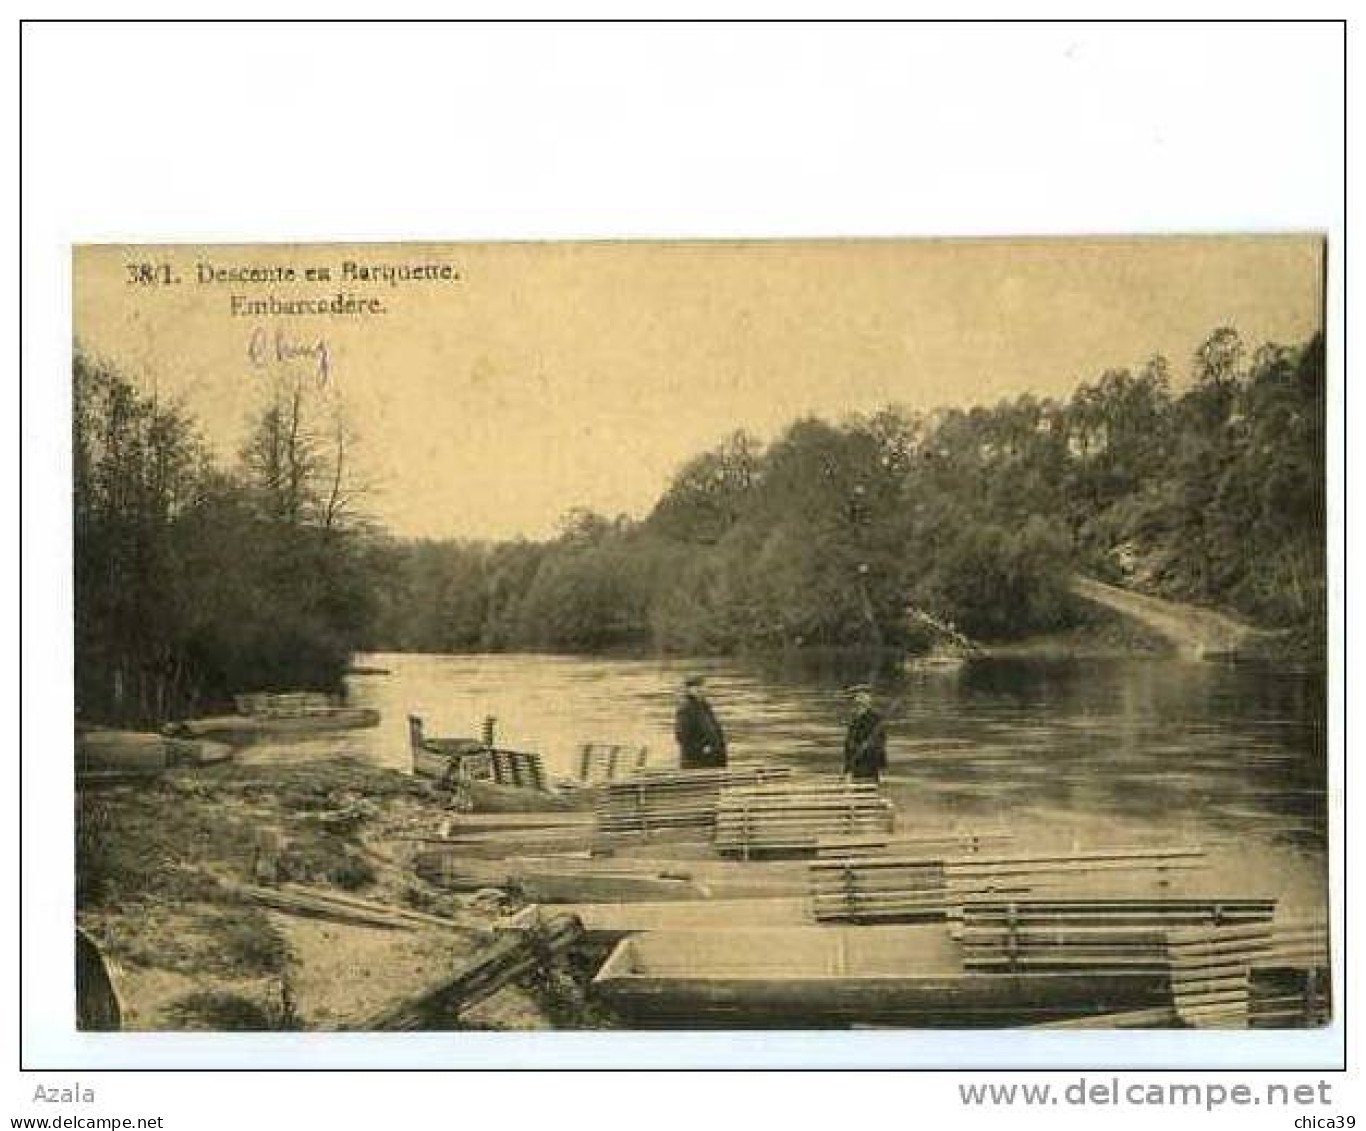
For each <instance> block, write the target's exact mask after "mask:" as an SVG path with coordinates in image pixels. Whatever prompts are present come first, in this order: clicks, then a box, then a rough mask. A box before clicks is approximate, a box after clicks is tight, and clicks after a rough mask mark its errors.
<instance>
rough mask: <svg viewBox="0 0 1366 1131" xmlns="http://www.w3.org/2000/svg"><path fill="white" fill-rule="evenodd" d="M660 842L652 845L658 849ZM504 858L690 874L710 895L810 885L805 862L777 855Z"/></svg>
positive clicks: (793, 891) (797, 892)
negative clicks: (748, 858) (743, 858)
mask: <svg viewBox="0 0 1366 1131" xmlns="http://www.w3.org/2000/svg"><path fill="white" fill-rule="evenodd" d="M660 848H661V846H658V845H656V846H655V851H656V853H658V852H659V851H660ZM504 863H505V864H506V866H508V867H509V868H539V869H554V870H556V871H559V872H564V873H573V872H584V871H594V872H601V871H602V870H603V869H607V870H609V871H613V872H628V871H629V872H636V873H639V874H643V875H655V876H664V877H669V878H674V879H684V880H689V881H691V882H692V883H693V884H695V885H697V886H698V887H699V888H701V889H702V891H703V892H704V893H705V894H706V896H707V898H709V899H718V900H731V899H744V898H753V899H770V898H777V897H780V896H805V895H806V894H807V893H808V891H809V889H810V882H809V880H808V878H807V871H806V865H805V864H804V863H801V862H799V861H791V860H781V861H764V862H755V863H747V864H741V863H737V862H735V861H732V860H693V859H686V858H677V859H675V858H670V857H667V856H662V855H655V856H651V857H634V856H622V855H613V856H608V857H602V856H583V857H574V856H567V855H558V856H553V855H552V856H523V857H509V858H507V859H506V860H505V861H504Z"/></svg>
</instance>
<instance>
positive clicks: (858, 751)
mask: <svg viewBox="0 0 1366 1131" xmlns="http://www.w3.org/2000/svg"><path fill="white" fill-rule="evenodd" d="M853 693H854V714H853V717H852V718H850V720H849V729H848V730H847V731H846V732H845V735H844V776H845V777H847V778H849V779H850V780H851V781H856V782H872V783H874V784H876V783H877V781H878V779H879V778H880V777H881V775H882V771H883V770H885V769H886V768H887V721H886V720H885V719H884V718H883V717H882V715H881V714H879V713H878V711H877V709H876V708H874V706H873V693H872V691H871V689H869V688H867V687H855V688H853Z"/></svg>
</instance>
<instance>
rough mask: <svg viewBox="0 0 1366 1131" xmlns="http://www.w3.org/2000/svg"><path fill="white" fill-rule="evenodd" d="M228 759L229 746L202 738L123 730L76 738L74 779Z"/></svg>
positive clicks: (126, 775)
mask: <svg viewBox="0 0 1366 1131" xmlns="http://www.w3.org/2000/svg"><path fill="white" fill-rule="evenodd" d="M231 757H232V747H231V746H229V745H227V744H226V743H222V742H210V741H207V740H203V739H183V738H171V737H168V736H167V735H164V734H150V733H141V732H138V731H123V730H89V731H81V732H78V733H77V735H76V776H77V778H78V779H79V780H81V781H99V780H105V779H107V780H113V779H114V778H119V779H124V780H126V779H131V778H136V777H140V776H144V777H145V776H153V775H156V774H160V773H162V772H164V771H165V770H169V769H171V768H172V767H175V766H206V765H211V764H213V763H216V762H222V761H226V760H227V759H229V758H231Z"/></svg>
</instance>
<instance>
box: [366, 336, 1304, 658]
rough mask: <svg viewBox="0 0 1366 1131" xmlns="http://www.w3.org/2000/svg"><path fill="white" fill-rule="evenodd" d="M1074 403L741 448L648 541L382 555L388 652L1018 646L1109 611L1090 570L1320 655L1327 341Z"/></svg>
mask: <svg viewBox="0 0 1366 1131" xmlns="http://www.w3.org/2000/svg"><path fill="white" fill-rule="evenodd" d="M1189 377H1190V379H1189V381H1188V382H1186V383H1185V384H1184V387H1183V389H1182V391H1180V392H1176V391H1175V390H1174V389H1173V387H1172V377H1171V373H1170V370H1169V366H1168V363H1167V362H1166V360H1165V359H1163V358H1161V357H1155V358H1153V359H1152V360H1151V361H1149V362H1148V363H1147V364H1146V365H1144V366H1143V367H1142V368H1141V369H1138V370H1136V371H1131V370H1127V369H1117V370H1112V371H1109V372H1106V373H1104V374H1102V375H1101V376H1100V377H1099V378H1098V379H1097V380H1095V381H1093V382H1090V383H1088V384H1085V385H1083V386H1081V387H1080V388H1079V389H1077V390H1076V392H1075V393H1074V394H1073V395H1072V396H1071V397H1069V398H1068V399H1066V400H1063V401H1058V400H1052V399H1048V398H1037V397H1034V396H1030V395H1024V396H1020V397H1017V398H1015V399H1014V400H1010V401H1003V402H1001V403H1000V404H998V405H996V406H995V407H991V408H973V409H970V410H962V409H947V410H942V411H937V412H932V413H908V412H904V411H900V410H897V409H895V408H888V409H885V410H883V411H881V412H878V413H876V414H874V415H871V416H860V417H852V418H849V419H847V420H844V421H841V422H838V423H830V422H827V421H822V420H817V419H807V420H801V421H798V422H796V423H794V424H793V425H792V426H791V427H789V428H788V429H787V431H786V432H784V433H783V434H782V435H781V436H780V437H778V438H777V439H776V440H775V441H773V442H772V443H771V444H769V445H767V446H765V445H763V444H761V443H760V442H759V441H758V440H757V439H755V438H754V437H751V436H748V435H746V434H745V433H743V432H737V433H736V434H735V435H733V436H732V437H731V438H730V439H728V440H727V441H725V442H724V443H723V444H721V445H719V446H718V447H717V448H715V449H713V450H711V451H708V452H704V453H702V454H701V455H699V456H697V457H696V458H695V459H693V460H692V461H691V462H689V463H688V464H687V466H685V467H684V468H683V469H682V470H681V471H680V472H679V474H678V475H677V476H676V477H675V479H674V481H673V482H672V483H671V484H670V485H669V487H668V488H667V490H666V491H665V492H664V494H663V496H662V497H661V498H660V499H659V501H658V503H657V505H656V506H655V507H654V509H653V511H652V512H651V514H650V515H649V516H648V517H647V518H645V519H644V520H642V521H630V520H627V519H625V518H617V519H608V518H604V517H602V516H599V515H595V514H592V513H589V512H585V511H576V512H572V513H571V514H570V515H569V516H568V517H567V518H566V521H565V523H564V527H563V530H562V533H561V534H560V536H559V537H558V538H557V539H555V540H553V541H549V542H543V543H533V542H526V541H518V542H507V543H500V544H485V543H468V542H430V541H428V542H398V541H377V542H375V543H374V544H373V545H372V546H371V547H370V548H369V551H368V559H369V568H370V572H371V575H372V576H373V577H374V578H375V579H376V585H375V593H374V597H375V609H374V613H375V618H374V621H373V625H372V628H371V631H370V633H369V636H368V641H369V643H370V644H371V646H374V647H377V648H388V649H397V650H419V651H464V650H472V649H557V650H589V651H593V650H604V649H612V648H622V647H628V648H629V647H649V648H654V649H659V650H665V651H673V652H680V653H732V652H740V651H745V650H764V649H771V648H784V647H794V646H795V647H802V646H846V645H869V644H873V645H878V644H885V645H897V646H904V647H913V648H914V647H919V646H925V645H926V644H927V643H928V642H929V640H930V639H931V636H932V634H931V633H930V632H929V631H928V630H927V629H925V628H924V627H922V626H921V625H920V623H919V622H917V621H915V620H914V619H912V618H910V617H908V615H907V606H908V605H910V606H912V607H914V608H916V609H919V610H922V611H925V612H928V613H930V614H931V615H932V616H934V617H935V618H937V619H939V620H941V621H947V622H950V623H952V624H954V625H956V626H957V627H958V628H959V629H961V630H962V631H964V632H967V633H968V634H970V635H972V636H975V637H980V638H983V639H988V640H993V639H994V640H1000V639H1008V638H1011V637H1018V636H1022V635H1025V634H1032V633H1037V632H1041V631H1050V630H1055V629H1063V628H1067V627H1069V626H1071V625H1073V624H1075V623H1076V622H1077V620H1078V619H1079V618H1080V617H1083V616H1084V615H1085V613H1084V611H1083V610H1081V609H1080V608H1079V607H1078V606H1077V604H1076V602H1075V601H1074V599H1073V598H1071V597H1070V595H1069V593H1068V588H1067V580H1068V577H1069V576H1070V574H1071V573H1073V572H1074V571H1076V570H1083V571H1086V572H1089V573H1092V574H1094V575H1097V576H1100V577H1103V578H1106V579H1108V580H1111V581H1115V582H1119V583H1121V584H1125V585H1129V586H1132V587H1134V588H1136V589H1140V590H1144V591H1148V592H1153V593H1158V594H1161V595H1166V596H1171V597H1176V598H1181V599H1186V600H1191V601H1195V602H1197V603H1206V604H1210V605H1214V606H1220V607H1224V608H1228V609H1231V610H1235V611H1238V612H1241V613H1243V614H1244V615H1246V616H1248V617H1250V618H1251V619H1253V620H1254V621H1257V622H1258V623H1261V624H1263V625H1266V626H1272V627H1286V628H1290V629H1293V630H1295V631H1296V632H1298V633H1299V634H1300V635H1301V636H1302V637H1303V639H1304V640H1306V641H1309V642H1311V643H1313V644H1318V643H1321V641H1322V634H1323V630H1324V618H1325V613H1326V605H1325V578H1324V572H1325V559H1324V535H1325V526H1324V451H1323V437H1324V388H1323V383H1324V351H1323V342H1322V338H1321V337H1315V338H1314V339H1313V340H1312V341H1310V342H1307V343H1304V344H1301V345H1298V346H1295V347H1281V346H1270V345H1268V346H1264V347H1262V348H1260V349H1258V350H1256V351H1253V352H1249V351H1248V350H1247V349H1246V348H1245V347H1244V344H1243V343H1242V342H1241V340H1240V339H1239V337H1238V335H1237V334H1236V333H1235V332H1234V331H1233V330H1230V329H1221V330H1218V331H1216V332H1215V333H1213V334H1211V335H1210V337H1209V338H1208V339H1207V340H1206V341H1205V342H1204V343H1203V344H1202V345H1201V347H1200V348H1199V350H1198V351H1197V352H1196V354H1195V356H1194V358H1193V359H1192V363H1191V371H1190V374H1189Z"/></svg>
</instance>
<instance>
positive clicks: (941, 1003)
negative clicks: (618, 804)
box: [593, 924, 1172, 1028]
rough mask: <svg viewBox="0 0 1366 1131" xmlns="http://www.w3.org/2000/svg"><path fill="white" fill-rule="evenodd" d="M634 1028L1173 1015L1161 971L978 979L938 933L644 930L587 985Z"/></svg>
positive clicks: (966, 1023)
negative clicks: (1152, 1011) (1159, 1011)
mask: <svg viewBox="0 0 1366 1131" xmlns="http://www.w3.org/2000/svg"><path fill="white" fill-rule="evenodd" d="M593 987H594V990H595V991H596V993H597V995H598V997H599V998H600V999H601V1000H602V1001H603V1002H605V1003H606V1004H608V1005H609V1006H611V1007H612V1008H613V1009H615V1010H616V1011H617V1012H618V1013H620V1014H621V1015H623V1016H624V1017H626V1018H628V1019H630V1020H631V1021H632V1022H633V1023H635V1024H639V1025H645V1026H650V1025H657V1026H687V1027H689V1028H756V1027H767V1026H782V1027H787V1028H831V1027H836V1028H839V1027H847V1026H850V1025H856V1024H891V1025H897V1026H906V1027H924V1028H935V1027H939V1028H955V1027H958V1028H961V1027H976V1028H983V1027H1001V1026H1015V1025H1026V1024H1039V1023H1042V1022H1045V1021H1054V1020H1063V1019H1066V1018H1071V1017H1080V1016H1085V1015H1088V1014H1096V1013H1114V1012H1120V1011H1125V1010H1135V1009H1144V1008H1153V1007H1158V1006H1170V1004H1171V1000H1172V998H1171V983H1170V979H1169V977H1168V976H1167V975H1166V974H1162V973H1150V972H1140V973H1131V972H1124V971H1118V972H1094V971H1091V972H1086V973H1076V974H1071V973H1063V974H1033V973H1005V974H995V973H989V974H978V973H970V972H968V971H967V970H966V969H965V968H964V964H963V959H962V952H961V950H960V948H959V946H958V944H957V943H956V942H955V941H954V940H953V938H952V937H951V935H950V933H949V931H948V930H947V928H946V927H945V926H944V925H942V924H923V925H913V926H874V927H786V928H779V927H772V928H769V927H764V928H726V929H716V928H707V929H695V930H670V931H647V932H645V933H643V934H638V935H631V936H629V937H627V938H624V939H622V941H621V942H620V943H618V944H617V946H616V947H615V949H614V950H613V951H612V953H611V955H610V956H609V957H608V959H607V961H606V962H605V963H604V964H603V966H602V968H601V970H599V972H598V974H597V976H596V978H594V980H593Z"/></svg>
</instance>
